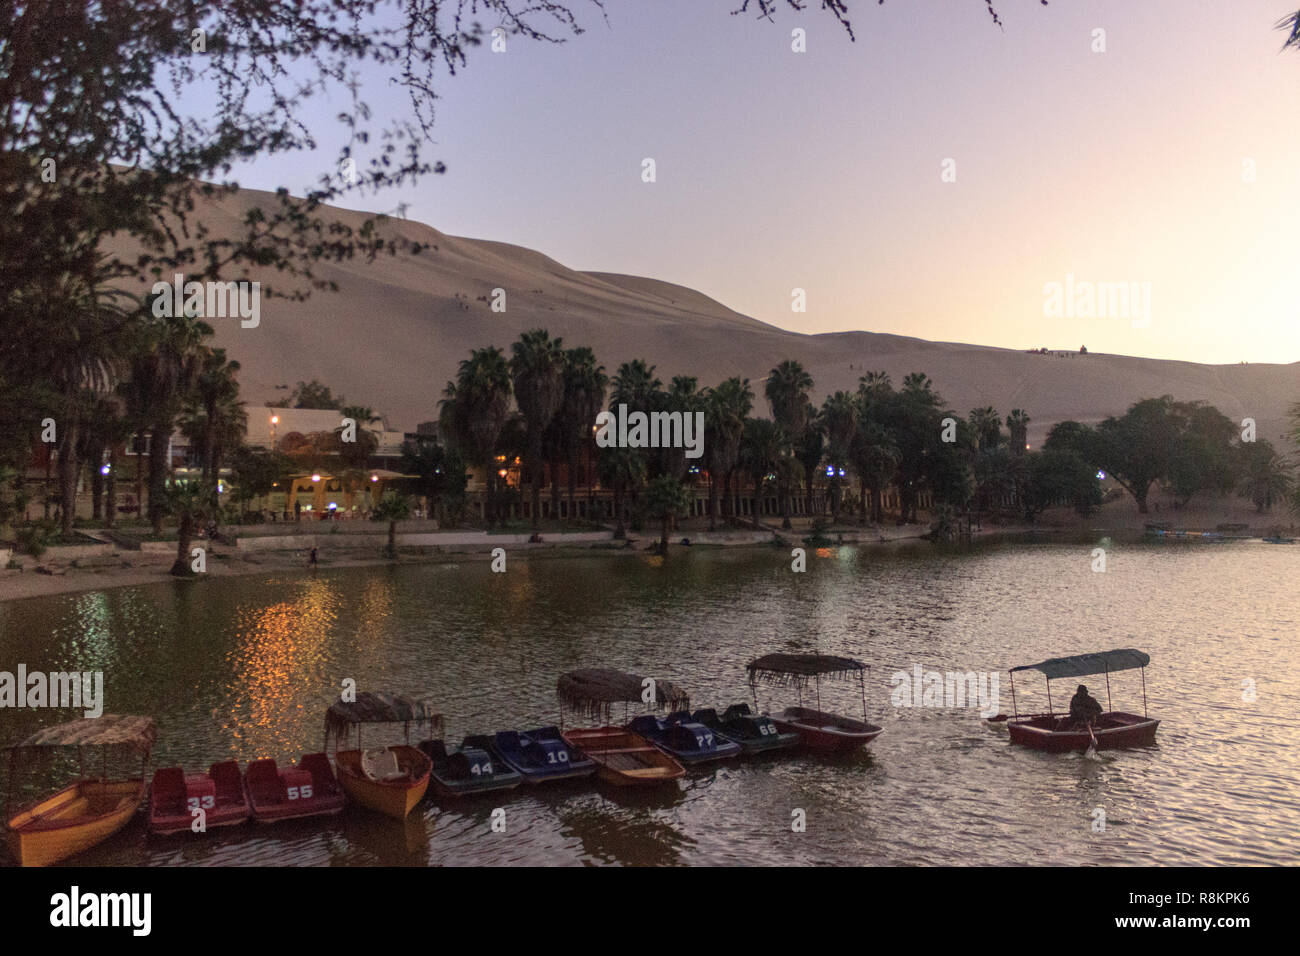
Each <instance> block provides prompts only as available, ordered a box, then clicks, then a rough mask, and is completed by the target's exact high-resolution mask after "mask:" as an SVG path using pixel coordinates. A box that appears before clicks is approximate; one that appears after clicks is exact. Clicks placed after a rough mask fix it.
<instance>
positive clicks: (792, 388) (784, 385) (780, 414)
mask: <svg viewBox="0 0 1300 956" xmlns="http://www.w3.org/2000/svg"><path fill="white" fill-rule="evenodd" d="M812 387H813V380H812V376H811V375H809V374H808V373H807V372H805V371H804V368H803V366H802V365H800V364H799V363H798V362H795V361H793V360H791V359H786V360H785V361H784V362H782V363H781V364H780V365H778V366H776V368H774V369H772V371H770V372H768V374H767V382H766V383H765V384H764V386H763V394H764V395H765V396H766V397H767V404H768V407H769V408H771V410H772V419H773V421H775V422H776V423H777V424H778V425H780V426H781V428H782V429H783V430H784V432H785V434H786V435H787V436H788V437H789V438H790V440H791V441H793V442H798V441H799V439H800V438H801V437H802V436H803V430H804V428H805V427H806V426H807V424H808V409H809V407H810V406H809V404H808V393H809V392H811V391H812Z"/></svg>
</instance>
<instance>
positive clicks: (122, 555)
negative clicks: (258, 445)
mask: <svg viewBox="0 0 1300 956" xmlns="http://www.w3.org/2000/svg"><path fill="white" fill-rule="evenodd" d="M1152 501H1153V504H1154V503H1156V502H1157V501H1158V502H1159V504H1155V508H1154V509H1153V512H1152V513H1150V514H1146V515H1143V514H1139V513H1138V511H1137V509H1136V507H1134V506H1133V504H1132V502H1131V501H1129V500H1127V499H1121V500H1118V501H1113V502H1108V503H1107V504H1106V505H1103V506H1102V508H1100V509H1099V510H1098V511H1097V512H1095V513H1094V514H1093V515H1091V516H1090V517H1088V518H1079V517H1078V516H1076V515H1074V514H1073V512H1069V511H1066V510H1064V509H1060V510H1053V511H1050V512H1047V513H1044V514H1043V515H1041V516H1039V519H1038V521H1036V522H1035V523H1033V524H1026V523H1023V522H1017V523H1013V524H1006V525H994V524H993V523H992V522H991V521H990V522H987V523H986V524H985V526H984V527H983V528H982V529H981V530H979V531H975V532H974V533H973V534H972V536H971V538H970V540H971V541H979V540H989V539H996V538H998V537H1001V536H1008V537H1010V536H1022V535H1051V536H1061V537H1062V538H1066V537H1069V536H1081V535H1082V536H1087V535H1116V534H1123V535H1129V534H1134V535H1137V536H1141V535H1142V533H1143V528H1144V525H1145V524H1146V523H1148V522H1152V521H1160V520H1161V519H1164V520H1171V519H1172V522H1171V523H1173V524H1176V525H1180V526H1183V527H1195V526H1201V527H1211V528H1212V527H1214V525H1215V523H1217V522H1226V521H1235V522H1239V523H1244V524H1249V525H1251V526H1252V532H1253V533H1255V534H1258V533H1260V528H1261V527H1262V528H1267V527H1275V526H1282V525H1288V524H1289V525H1291V527H1292V528H1294V527H1295V526H1294V525H1293V524H1291V523H1292V522H1293V521H1294V518H1293V517H1291V516H1290V515H1286V516H1284V515H1282V514H1281V513H1278V514H1273V515H1260V514H1256V513H1253V512H1252V511H1250V510H1248V509H1246V508H1244V507H1242V506H1241V505H1240V504H1238V503H1237V502H1236V501H1231V500H1229V501H1224V500H1217V501H1216V500H1213V499H1207V500H1205V501H1202V502H1197V503H1196V504H1195V505H1192V506H1190V507H1184V508H1175V507H1172V506H1171V505H1172V501H1170V500H1168V499H1167V498H1166V496H1163V495H1154V496H1153V497H1152ZM1160 505H1164V507H1163V508H1161V507H1160ZM697 522H698V519H693V520H692V521H690V522H683V523H682V525H681V526H679V527H678V529H677V530H676V531H674V532H673V534H672V535H671V537H670V541H671V542H672V551H671V552H670V553H680V552H682V551H685V550H686V546H684V545H682V544H680V543H679V542H680V541H681V540H682V539H683V538H687V539H689V540H690V541H691V547H695V548H705V549H709V548H766V549H771V548H772V547H773V542H775V541H778V540H779V541H782V542H784V543H785V544H787V545H788V546H790V547H799V546H801V545H802V542H803V539H804V538H805V537H807V536H808V535H809V534H810V529H809V528H808V527H806V526H805V527H798V526H796V527H795V528H794V529H792V530H790V531H781V530H780V529H779V527H777V526H776V525H775V524H771V523H765V524H763V525H761V526H760V527H759V528H753V527H735V528H726V529H723V530H719V531H717V532H713V533H710V532H708V531H706V530H704V529H703V528H701V527H697V526H696V524H697ZM797 524H799V525H807V524H809V522H808V521H807V520H806V519H801V520H799V521H798V522H797ZM413 525H414V526H413V527H411V528H408V529H404V530H402V531H399V541H400V540H401V538H402V537H407V538H408V540H409V543H408V544H407V545H406V546H405V547H403V546H401V545H400V544H399V548H398V551H399V554H398V557H397V558H396V560H393V559H390V558H388V557H386V556H384V555H383V554H382V553H380V552H379V550H378V549H377V547H376V545H375V542H374V540H373V539H372V540H371V541H370V542H369V543H367V542H365V541H364V540H363V538H364V537H366V536H364V535H357V536H356V538H355V539H354V543H353V544H352V545H351V546H350V547H349V546H347V539H348V538H352V537H353V535H352V534H341V535H338V536H337V537H335V536H333V535H321V536H319V537H321V538H323V540H320V542H319V546H320V553H321V561H320V564H319V567H320V568H323V569H326V570H330V569H334V568H339V569H346V568H367V567H379V566H383V565H392V564H401V565H408V564H450V563H456V562H463V561H490V560H491V559H492V550H493V549H494V548H497V547H504V548H506V549H507V552H508V553H509V555H510V557H511V558H515V559H519V558H525V559H532V558H541V557H544V556H546V555H551V556H555V557H563V556H573V555H578V554H584V553H591V552H599V553H601V554H604V555H609V556H613V555H627V556H633V555H641V554H648V553H651V552H650V548H651V546H652V545H653V544H655V543H657V542H658V540H659V534H658V533H657V531H655V530H653V529H651V528H647V529H646V530H644V531H642V532H629V537H628V538H627V539H626V542H622V541H616V540H615V539H614V537H613V532H612V530H610V529H608V528H607V529H606V530H605V531H604V532H593V531H591V530H587V531H582V532H578V533H574V532H572V531H570V532H567V533H566V532H560V531H556V530H548V529H545V528H544V529H543V530H542V532H541V533H542V537H543V541H542V542H541V543H529V542H528V541H527V540H526V535H525V534H520V533H510V532H502V533H500V534H492V535H489V534H487V533H486V532H483V531H481V530H475V529H451V530H446V531H441V532H438V531H424V530H421V525H420V524H419V523H413ZM1256 526H1259V527H1256ZM299 530H300V529H295V531H299ZM240 534H241V540H243V539H245V538H246V539H247V540H249V541H250V542H256V541H258V540H259V539H260V540H262V541H265V540H266V539H267V538H271V537H278V536H276V535H268V534H267V533H266V529H265V528H263V527H262V526H257V531H252V532H251V533H243V532H241V533H240ZM928 534H929V523H928V521H924V522H921V523H919V524H913V525H903V526H898V525H895V524H885V525H865V526H864V525H855V524H846V525H843V526H840V527H836V528H833V529H828V530H826V531H825V532H824V535H825V536H826V537H827V538H828V539H829V541H828V542H827V544H825V545H822V547H839V546H841V545H847V546H856V547H871V546H880V545H892V544H898V543H903V542H920V541H923V540H925V538H926V536H927V535H928ZM283 537H285V538H286V543H288V542H287V539H290V538H297V539H298V540H297V541H295V542H294V543H293V544H290V545H289V546H288V547H286V548H283V549H277V548H273V547H266V548H262V547H260V546H258V545H256V544H254V545H253V546H251V547H246V548H241V547H236V546H232V545H228V544H218V545H217V547H216V548H215V549H210V550H209V553H208V557H209V558H210V559H211V560H209V562H208V569H207V572H206V575H207V576H210V577H241V576H247V575H253V574H265V573H289V572H296V573H299V574H303V575H307V574H310V573H311V572H310V568H309V567H308V565H307V551H308V549H309V548H310V542H309V541H308V540H307V539H308V538H309V537H316V535H315V534H314V533H311V532H309V534H308V535H307V536H303V535H301V534H299V535H287V536H283ZM467 539H468V540H467ZM521 539H523V540H521ZM566 539H568V540H566ZM101 541H103V539H101ZM199 543H200V542H198V541H196V542H195V544H196V545H197V544H199ZM803 546H805V547H810V546H808V545H803ZM106 548H110V549H111V553H107V552H106V551H105V549H106ZM78 550H80V549H78ZM20 557H21V560H22V561H23V562H24V564H26V565H27V567H25V568H24V569H23V570H22V571H16V570H7V569H3V567H2V565H0V606H2V605H4V604H5V603H7V602H10V601H23V600H27V599H30V598H41V597H56V596H60V595H65V594H80V593H86V592H90V591H100V590H108V589H111V588H123V587H136V586H139V585H145V584H157V583H160V582H163V581H181V580H185V579H182V578H174V577H172V576H171V575H170V574H169V573H168V572H169V570H170V568H171V565H172V562H173V561H174V560H175V546H174V545H171V546H170V547H163V548H158V547H157V545H156V544H155V545H153V546H150V547H148V548H146V549H145V550H140V551H136V550H130V549H124V548H113V547H111V546H110V545H107V544H106V543H101V544H99V545H97V546H90V547H87V548H86V554H85V555H79V556H75V557H74V556H72V555H71V554H69V553H67V550H66V549H61V551H60V553H58V554H57V555H54V554H52V555H47V557H46V559H45V560H44V561H43V562H40V563H39V564H38V563H37V562H36V561H35V559H33V558H30V557H28V556H25V555H24V556H20ZM37 567H45V568H48V569H50V570H52V572H53V573H49V572H48V571H46V572H42V571H38V570H36V568H37Z"/></svg>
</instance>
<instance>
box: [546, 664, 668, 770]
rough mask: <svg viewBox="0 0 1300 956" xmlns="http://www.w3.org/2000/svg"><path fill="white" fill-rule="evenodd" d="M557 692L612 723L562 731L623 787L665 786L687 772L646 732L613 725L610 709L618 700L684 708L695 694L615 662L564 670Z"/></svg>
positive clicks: (564, 702)
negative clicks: (618, 666)
mask: <svg viewBox="0 0 1300 956" xmlns="http://www.w3.org/2000/svg"><path fill="white" fill-rule="evenodd" d="M555 694H556V696H557V697H558V698H559V699H560V705H561V714H563V707H564V705H568V706H569V707H571V708H573V709H574V710H577V711H581V712H584V713H586V714H587V715H588V716H590V717H595V718H604V721H605V724H606V726H603V727H589V728H575V729H573V730H567V731H564V732H563V733H562V734H561V736H562V737H563V738H564V742H565V743H567V744H568V745H569V746H570V747H571V748H573V749H575V750H578V751H580V752H582V753H584V754H586V755H587V756H588V757H590V758H591V759H592V760H593V761H594V762H595V764H596V767H597V770H596V775H597V777H599V778H600V779H601V780H604V781H605V782H606V783H612V784H614V785H615V786H617V787H659V786H664V785H670V784H671V783H672V781H674V780H676V779H678V778H679V777H683V776H685V775H686V768H685V767H683V766H682V765H681V763H679V762H678V761H677V759H676V758H675V757H673V756H672V755H671V754H667V753H664V752H663V751H662V750H660V749H659V748H658V747H656V746H655V745H654V744H652V743H651V742H650V741H649V740H647V739H646V738H645V737H643V736H641V735H640V734H638V733H634V732H633V731H631V730H628V729H627V728H625V727H612V726H609V723H610V709H611V707H613V705H614V704H616V703H620V702H621V703H623V705H624V708H623V710H624V715H623V716H624V719H626V717H627V704H630V703H641V704H643V705H647V704H654V705H655V706H658V707H670V708H672V709H673V710H684V709H686V708H687V707H689V706H690V703H691V702H690V698H689V697H687V695H686V693H685V692H684V691H683V690H681V688H679V687H677V686H675V685H674V684H672V683H670V682H668V681H666V680H654V679H651V678H647V677H641V676H640V675H638V674H627V673H624V672H623V671H619V670H614V669H613V668H610V667H584V668H580V669H578V670H574V671H569V672H568V673H567V674H561V675H560V679H559V680H558V681H556V683H555Z"/></svg>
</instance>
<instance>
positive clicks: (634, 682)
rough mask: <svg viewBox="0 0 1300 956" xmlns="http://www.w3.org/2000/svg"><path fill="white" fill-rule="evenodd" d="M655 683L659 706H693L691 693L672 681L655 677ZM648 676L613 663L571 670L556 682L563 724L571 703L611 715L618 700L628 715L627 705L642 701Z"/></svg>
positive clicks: (583, 709) (596, 713)
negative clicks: (565, 710)
mask: <svg viewBox="0 0 1300 956" xmlns="http://www.w3.org/2000/svg"><path fill="white" fill-rule="evenodd" d="M652 679H653V680H654V687H655V706H656V707H663V708H666V709H668V710H670V711H673V710H689V709H690V706H691V698H690V695H689V694H687V693H686V691H684V690H682V689H681V688H680V687H678V686H677V685H676V684H674V683H673V682H672V681H667V680H660V679H659V678H657V677H656V678H652ZM646 680H647V678H645V677H642V676H641V675H640V674H633V673H629V672H626V671H620V670H617V669H616V668H613V667H580V668H577V669H576V670H571V671H567V672H566V673H563V674H561V675H560V676H559V679H557V680H556V682H555V696H556V697H557V698H558V699H559V701H560V726H561V727H563V726H564V708H565V706H566V705H567V706H568V707H569V708H570V709H572V710H574V711H575V712H578V713H582V714H585V715H586V716H587V717H590V718H603V719H604V720H606V721H607V722H608V721H609V719H610V709H611V708H612V707H613V705H614V704H618V703H621V704H623V705H624V706H623V716H624V717H625V718H626V717H627V705H628V704H632V703H641V702H642V696H641V694H642V688H643V687H644V685H645V681H646Z"/></svg>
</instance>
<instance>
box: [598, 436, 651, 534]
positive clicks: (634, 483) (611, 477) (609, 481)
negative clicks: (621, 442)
mask: <svg viewBox="0 0 1300 956" xmlns="http://www.w3.org/2000/svg"><path fill="white" fill-rule="evenodd" d="M597 473H598V474H599V475H600V483H601V484H602V485H603V486H604V487H606V488H608V489H610V491H612V492H613V493H614V537H615V538H617V539H619V540H622V539H623V538H626V537H627V527H626V525H625V524H624V521H625V518H624V514H623V497H624V495H627V494H628V493H630V492H632V491H633V490H635V489H636V488H638V487H640V485H641V483H642V482H643V481H645V475H646V468H645V459H644V458H642V457H641V456H640V455H638V454H637V453H636V449H635V448H621V447H617V446H610V447H608V448H602V449H601V450H600V457H599V458H598V459H597Z"/></svg>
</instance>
